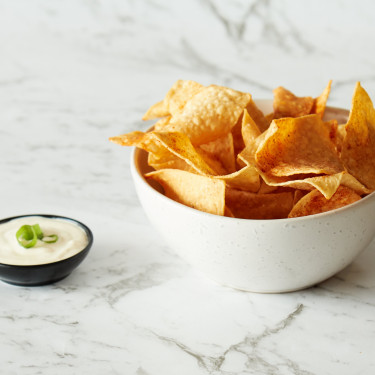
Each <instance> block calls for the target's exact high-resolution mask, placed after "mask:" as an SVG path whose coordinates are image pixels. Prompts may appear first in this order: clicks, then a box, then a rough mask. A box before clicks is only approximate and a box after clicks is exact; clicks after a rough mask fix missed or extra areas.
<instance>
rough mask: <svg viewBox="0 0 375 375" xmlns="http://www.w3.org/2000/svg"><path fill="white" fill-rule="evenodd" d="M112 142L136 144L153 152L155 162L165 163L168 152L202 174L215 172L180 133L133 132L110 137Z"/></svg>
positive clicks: (168, 158)
mask: <svg viewBox="0 0 375 375" xmlns="http://www.w3.org/2000/svg"><path fill="white" fill-rule="evenodd" d="M110 140H111V141H112V142H115V143H118V144H121V145H126V146H137V147H139V148H142V149H144V150H146V151H147V152H151V153H153V162H154V163H155V164H159V163H165V162H166V161H170V160H171V156H170V153H172V154H174V155H176V156H177V157H179V158H181V159H183V160H184V161H185V162H186V163H187V164H189V165H190V166H191V167H192V168H194V169H195V170H196V171H197V172H198V173H200V174H203V175H215V174H217V173H216V172H215V171H214V170H213V169H212V168H211V167H210V166H209V165H207V163H206V162H205V161H204V159H203V158H202V156H201V155H199V153H197V151H196V150H195V148H194V147H193V145H192V144H191V142H190V140H189V138H188V137H187V136H186V135H185V134H182V133H177V132H176V133H173V132H155V131H154V132H147V133H142V132H133V133H129V134H124V135H121V136H118V137H113V138H110Z"/></svg>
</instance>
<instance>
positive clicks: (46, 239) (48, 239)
mask: <svg viewBox="0 0 375 375" xmlns="http://www.w3.org/2000/svg"><path fill="white" fill-rule="evenodd" d="M58 239H59V237H57V234H51V235H50V236H46V237H43V239H42V241H43V242H45V243H55V242H56V241H57V240H58Z"/></svg>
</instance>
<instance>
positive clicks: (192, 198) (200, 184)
mask: <svg viewBox="0 0 375 375" xmlns="http://www.w3.org/2000/svg"><path fill="white" fill-rule="evenodd" d="M146 178H151V179H153V180H155V181H157V182H159V183H160V185H162V187H163V189H164V192H165V195H166V196H167V197H168V198H171V199H173V200H175V201H176V202H179V203H182V204H184V205H186V206H189V207H192V208H195V209H197V210H200V211H204V212H208V213H210V214H214V215H222V216H223V215H224V212H225V182H224V181H221V180H217V179H213V178H210V177H205V176H200V175H197V174H194V173H189V172H186V171H180V170H178V169H162V170H160V171H156V172H150V173H148V174H146Z"/></svg>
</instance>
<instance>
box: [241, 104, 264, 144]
mask: <svg viewBox="0 0 375 375" xmlns="http://www.w3.org/2000/svg"><path fill="white" fill-rule="evenodd" d="M241 133H242V138H243V140H244V144H245V146H246V147H254V144H255V142H256V139H257V138H258V137H259V136H260V134H261V133H262V132H261V131H260V130H259V127H258V125H257V124H256V122H255V121H254V119H253V118H252V117H251V116H250V115H249V112H248V111H247V110H246V109H245V110H244V113H243V117H242V126H241Z"/></svg>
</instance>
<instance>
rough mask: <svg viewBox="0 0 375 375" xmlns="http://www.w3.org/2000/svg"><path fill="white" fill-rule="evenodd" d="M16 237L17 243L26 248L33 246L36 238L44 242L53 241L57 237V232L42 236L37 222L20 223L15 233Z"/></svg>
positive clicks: (36, 240)
mask: <svg viewBox="0 0 375 375" xmlns="http://www.w3.org/2000/svg"><path fill="white" fill-rule="evenodd" d="M16 238H17V241H18V243H19V244H20V245H21V246H23V247H24V248H26V249H29V248H30V247H34V246H35V245H36V243H37V242H38V240H41V241H43V242H44V243H54V242H56V241H57V240H58V239H59V237H58V236H57V234H51V235H49V236H44V234H43V232H42V230H41V229H40V226H39V224H34V225H22V227H21V228H20V229H18V231H17V233H16Z"/></svg>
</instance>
